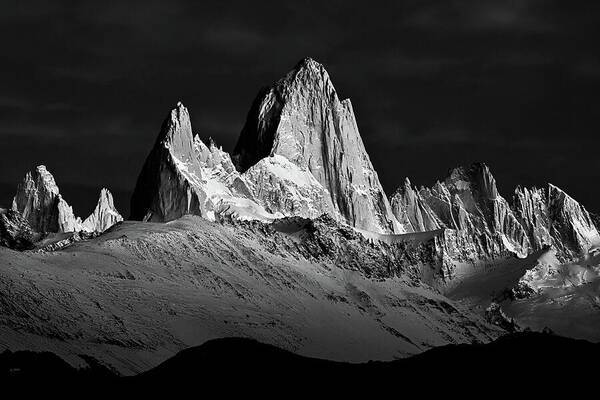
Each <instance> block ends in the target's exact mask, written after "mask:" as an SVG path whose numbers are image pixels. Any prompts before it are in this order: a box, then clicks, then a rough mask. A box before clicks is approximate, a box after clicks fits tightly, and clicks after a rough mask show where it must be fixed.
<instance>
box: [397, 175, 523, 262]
mask: <svg viewBox="0 0 600 400" xmlns="http://www.w3.org/2000/svg"><path fill="white" fill-rule="evenodd" d="M392 204H393V205H394V207H393V210H394V212H395V213H396V214H395V215H396V217H397V218H398V219H403V220H407V221H409V222H410V225H411V227H412V228H413V229H414V230H415V231H423V230H428V229H423V228H427V227H431V228H434V229H439V228H446V229H452V230H456V231H458V232H460V234H458V235H453V237H460V242H461V243H462V245H463V246H465V248H471V249H472V250H473V254H472V258H473V259H480V258H493V257H496V256H499V255H501V254H505V253H514V254H517V255H519V256H525V255H526V254H527V253H528V252H529V247H530V245H529V239H528V237H527V234H526V232H525V230H524V229H523V227H522V226H521V224H520V223H519V221H518V219H517V218H516V216H515V214H514V213H513V211H512V209H511V208H510V205H509V203H508V202H507V201H506V200H505V199H504V198H503V197H502V196H500V195H499V194H498V189H497V187H496V180H495V179H494V177H493V175H492V174H491V172H490V170H489V168H488V167H487V166H486V165H485V164H473V165H472V166H471V167H470V168H468V169H465V168H462V167H461V168H456V169H454V170H453V171H451V173H450V175H449V176H448V177H447V178H446V179H445V180H444V181H443V182H437V183H436V184H435V185H434V186H433V187H432V188H423V189H421V190H420V191H418V192H417V191H416V190H415V189H413V188H412V187H411V186H410V182H408V183H405V186H404V188H402V189H401V190H399V191H398V193H397V195H396V196H394V198H393V199H392ZM420 221H423V223H420ZM425 221H426V223H425ZM465 241H467V242H468V241H470V242H471V243H464V242H465ZM452 247H454V244H452Z"/></svg>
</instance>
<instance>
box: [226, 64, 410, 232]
mask: <svg viewBox="0 0 600 400" xmlns="http://www.w3.org/2000/svg"><path fill="white" fill-rule="evenodd" d="M274 155H279V156H282V157H284V158H286V159H287V160H289V161H290V162H291V163H293V164H295V165H296V166H298V167H299V168H300V169H301V170H308V171H310V173H311V174H312V175H313V176H314V177H315V179H316V181H317V182H318V183H319V184H321V186H323V188H324V189H325V190H326V193H327V194H328V196H329V202H331V206H332V207H333V209H334V210H335V212H336V213H339V215H341V216H342V217H343V219H344V220H345V221H346V222H347V223H349V224H350V225H352V226H355V227H357V228H360V229H364V230H369V231H375V232H397V231H399V230H400V226H399V224H398V223H397V221H396V220H395V218H394V216H393V214H392V212H391V207H390V205H389V202H388V200H387V197H386V196H385V193H384V191H383V188H382V187H381V184H380V182H379V179H378V176H377V173H376V172H375V170H374V169H373V165H372V164H371V161H370V159H369V156H368V155H367V153H366V151H365V148H364V145H363V142H362V139H361V137H360V134H359V132H358V127H357V124H356V119H355V117H354V111H353V109H352V105H351V103H350V100H343V101H340V100H339V98H338V95H337V93H336V91H335V88H334V87H333V84H332V83H331V80H330V79H329V75H328V74H327V71H325V68H324V67H323V66H322V65H321V64H319V63H317V62H315V61H314V60H312V59H309V58H307V59H304V60H302V61H301V62H300V63H299V64H298V65H297V66H296V67H295V68H294V69H293V70H292V71H291V72H289V73H288V74H287V75H286V76H285V77H284V78H283V79H281V80H279V81H277V82H276V83H275V84H274V85H273V86H271V87H269V88H266V89H263V90H262V91H261V92H260V93H259V95H258V97H257V98H256V100H255V101H254V103H253V106H252V108H251V109H250V112H249V113H248V118H247V121H246V124H245V126H244V128H243V130H242V133H241V135H240V138H239V140H238V143H237V145H236V148H235V151H234V159H235V161H236V163H237V166H238V169H239V170H240V171H246V170H248V169H249V168H250V167H252V166H253V165H255V164H256V163H258V162H259V161H260V160H261V159H263V158H265V157H267V156H274Z"/></svg>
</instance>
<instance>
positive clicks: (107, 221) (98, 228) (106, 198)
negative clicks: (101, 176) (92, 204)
mask: <svg viewBox="0 0 600 400" xmlns="http://www.w3.org/2000/svg"><path fill="white" fill-rule="evenodd" d="M121 221H123V217H122V216H121V214H119V211H117V209H116V208H115V205H114V202H113V197H112V194H111V193H110V191H109V190H108V189H106V188H103V189H102V190H101V191H100V198H99V199H98V204H96V208H95V209H94V211H93V212H92V214H91V215H90V216H89V217H87V218H86V219H85V221H83V224H82V227H83V230H85V231H87V232H104V231H105V230H107V229H108V228H110V227H111V226H113V225H114V224H116V223H118V222H121Z"/></svg>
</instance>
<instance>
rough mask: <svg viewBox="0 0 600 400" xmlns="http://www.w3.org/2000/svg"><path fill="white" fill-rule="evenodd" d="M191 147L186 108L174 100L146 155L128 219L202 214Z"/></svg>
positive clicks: (196, 163) (196, 165) (197, 170)
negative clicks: (174, 102) (153, 143)
mask: <svg viewBox="0 0 600 400" xmlns="http://www.w3.org/2000/svg"><path fill="white" fill-rule="evenodd" d="M201 179H202V173H201V167H200V164H199V161H198V158H197V156H196V153H195V150H194V138H193V134H192V125H191V122H190V115H189V113H188V110H187V108H185V106H184V105H183V104H182V103H181V102H178V103H177V105H176V106H175V108H173V109H172V110H171V111H170V112H169V114H168V115H167V117H166V118H165V120H164V122H163V124H162V128H161V130H160V132H159V134H158V137H157V139H156V143H155V145H154V147H153V149H152V151H151V152H150V154H149V155H148V158H146V162H145V164H144V167H143V168H142V172H141V173H140V175H139V177H138V180H137V183H136V186H135V190H134V192H133V196H132V198H131V219H134V220H152V221H169V220H172V219H176V218H179V217H181V216H182V215H184V214H198V215H203V213H204V211H203V209H202V204H203V202H204V199H205V197H206V194H205V193H204V192H203V191H202V190H201V188H200V186H201Z"/></svg>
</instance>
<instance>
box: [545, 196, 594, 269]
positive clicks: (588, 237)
mask: <svg viewBox="0 0 600 400" xmlns="http://www.w3.org/2000/svg"><path fill="white" fill-rule="evenodd" d="M548 218H549V222H550V226H551V228H550V232H551V235H552V237H553V239H554V245H555V247H556V248H558V249H559V250H560V251H561V252H562V254H563V255H564V256H566V257H567V258H574V257H577V256H580V255H581V253H583V252H587V251H588V250H589V249H590V248H592V247H593V246H598V245H600V235H599V234H598V230H597V228H596V226H595V225H594V223H593V221H592V219H591V217H590V215H589V213H588V212H587V210H586V209H585V208H584V207H583V206H581V205H580V204H579V203H578V202H577V201H575V200H574V199H573V198H572V197H571V196H569V195H568V194H566V193H565V192H563V191H562V190H561V189H559V188H558V187H556V186H554V185H552V184H550V185H548Z"/></svg>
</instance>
